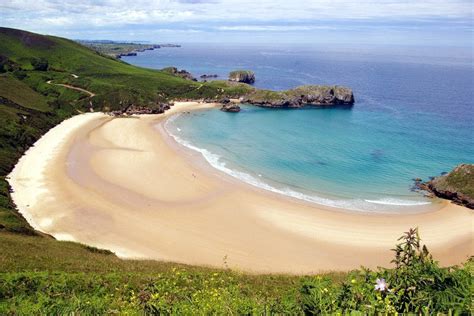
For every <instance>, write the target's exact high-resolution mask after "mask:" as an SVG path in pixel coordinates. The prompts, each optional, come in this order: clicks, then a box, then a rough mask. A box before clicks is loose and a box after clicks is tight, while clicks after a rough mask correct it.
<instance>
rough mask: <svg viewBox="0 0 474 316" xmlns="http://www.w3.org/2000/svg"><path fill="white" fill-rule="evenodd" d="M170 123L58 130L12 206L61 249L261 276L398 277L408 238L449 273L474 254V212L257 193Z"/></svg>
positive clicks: (24, 167) (16, 178)
mask: <svg viewBox="0 0 474 316" xmlns="http://www.w3.org/2000/svg"><path fill="white" fill-rule="evenodd" d="M212 106H213V105H212V104H200V103H195V102H182V103H177V104H176V105H175V106H174V107H173V108H172V109H171V110H170V111H167V112H166V114H164V115H149V116H137V117H130V118H113V117H110V116H108V115H105V114H99V113H92V114H83V115H78V116H75V117H73V118H71V119H69V120H67V121H65V122H63V123H61V124H60V125H58V126H56V127H55V128H53V129H52V130H51V131H50V132H48V133H47V134H46V135H45V136H43V137H42V138H41V139H40V140H39V141H38V142H37V143H36V144H35V146H34V147H32V148H31V149H30V150H28V152H27V153H26V154H25V155H24V156H23V157H22V158H21V160H20V161H19V162H18V164H17V165H16V167H15V169H14V170H13V171H12V173H11V174H10V176H9V182H10V184H11V186H12V188H13V190H14V193H13V194H12V197H13V200H14V201H15V203H16V204H17V206H18V209H19V211H20V212H21V213H22V214H23V216H24V217H25V218H26V219H27V220H28V222H29V223H30V224H31V225H32V226H33V227H34V228H36V229H38V230H40V231H43V232H45V233H48V234H51V235H53V236H54V237H55V238H57V239H61V240H72V241H77V242H81V243H84V244H88V245H92V246H96V247H100V248H106V249H109V250H112V251H114V252H115V253H116V254H117V255H119V256H120V257H123V258H148V259H157V260H166V261H175V262H181V263H188V264H198V265H208V266H215V267H224V266H228V267H230V268H233V269H238V270H243V271H248V272H255V273H280V272H281V273H298V274H299V273H317V272H322V271H346V270H350V269H354V268H358V267H360V266H361V265H364V266H367V267H371V268H374V267H377V266H390V260H391V259H392V253H391V251H390V249H391V248H393V246H394V245H395V243H396V241H397V238H398V237H399V236H400V235H401V233H403V232H404V231H407V230H408V229H409V228H410V227H419V229H420V233H421V236H422V238H423V242H424V243H425V244H427V245H428V247H429V249H430V250H431V251H432V253H433V255H434V257H435V259H437V260H439V261H440V262H441V263H442V264H443V265H452V264H459V263H461V262H463V261H465V260H466V259H467V258H468V257H469V256H470V255H472V254H473V242H472V241H473V225H472V224H473V221H472V211H470V210H469V209H467V208H464V207H460V206H457V205H454V204H451V203H449V202H446V201H435V202H434V203H433V204H432V207H431V209H430V210H429V211H428V212H423V213H416V214H366V213H361V212H348V211H344V210H339V209H333V208H328V207H323V206H319V205H316V204H309V203H306V202H302V201H299V200H296V199H292V198H289V197H285V196H282V195H279V194H276V193H271V192H267V191H263V190H260V189H257V188H254V187H252V186H250V185H247V184H244V183H241V182H238V181H237V180H235V179H233V178H231V177H229V176H227V175H225V174H222V173H221V172H219V171H217V170H215V169H213V168H212V167H210V166H209V165H208V164H207V163H206V162H205V161H204V159H203V158H202V157H201V156H200V154H199V153H197V152H192V151H190V150H188V149H185V148H183V147H181V146H180V145H178V144H176V143H175V142H174V140H173V139H172V138H171V137H169V136H168V135H167V134H166V132H165V131H164V128H163V124H164V121H165V120H166V119H167V118H168V117H169V116H170V115H172V114H175V113H178V112H187V111H191V110H195V109H202V108H205V107H212Z"/></svg>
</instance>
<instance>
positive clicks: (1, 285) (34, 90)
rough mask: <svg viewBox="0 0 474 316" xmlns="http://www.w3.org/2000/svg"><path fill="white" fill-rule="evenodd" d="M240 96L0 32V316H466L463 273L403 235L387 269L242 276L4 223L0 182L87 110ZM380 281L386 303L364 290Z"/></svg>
mask: <svg viewBox="0 0 474 316" xmlns="http://www.w3.org/2000/svg"><path fill="white" fill-rule="evenodd" d="M48 82H49V83H48ZM58 84H68V85H72V86H74V87H79V88H81V89H84V90H86V91H90V92H91V93H94V94H95V96H94V97H93V98H90V97H89V94H88V93H85V92H84V91H77V90H72V89H68V88H67V87H64V86H60V85H58ZM252 89H253V88H251V87H249V86H247V85H242V84H232V85H231V84H228V83H226V82H222V81H213V82H210V83H198V82H193V81H189V80H185V79H182V78H179V77H176V76H173V75H172V74H168V73H165V72H161V71H157V70H151V69H144V68H139V67H135V66H131V65H128V64H126V63H124V62H121V61H118V60H115V59H112V58H109V57H106V56H102V55H100V54H98V53H97V52H95V51H92V50H90V49H88V48H86V47H83V46H81V45H79V44H77V43H75V42H73V41H70V40H67V39H63V38H58V37H52V36H43V35H38V34H33V33H29V32H26V31H21V30H14V29H9V28H0V315H63V314H79V315H97V314H132V315H138V314H140V315H141V314H144V313H147V314H166V315H169V314H179V315H181V314H185V315H195V314H197V315H204V314H205V315H208V314H219V315H223V314H245V315H250V314H300V315H303V314H307V315H312V314H313V315H314V314H329V313H341V314H342V313H352V312H354V314H357V315H361V314H377V313H381V314H387V313H390V314H394V312H396V311H399V312H415V313H417V314H421V313H423V314H425V313H433V312H437V311H440V312H446V313H448V312H449V313H451V312H452V311H458V312H460V313H463V312H464V313H466V314H467V313H468V311H469V309H470V306H471V305H470V304H471V303H470V285H471V284H470V276H471V273H472V271H473V270H472V267H473V265H472V263H471V262H467V263H466V264H465V265H464V266H463V267H460V268H440V267H439V266H438V265H437V263H436V262H433V261H432V260H431V259H430V257H429V256H428V254H427V252H425V250H424V249H422V248H420V245H419V243H418V242H419V239H418V237H417V236H416V235H415V232H410V233H409V234H410V235H407V236H405V237H404V241H406V242H405V243H404V244H402V245H401V246H400V247H402V248H400V249H401V250H400V249H398V247H397V249H398V250H397V252H396V253H397V255H396V257H395V260H396V262H397V268H396V269H379V270H377V271H368V270H357V271H354V272H351V273H349V274H346V273H332V274H331V273H326V274H324V275H317V276H288V275H248V274H244V273H239V272H237V271H230V270H228V269H227V268H226V263H225V262H223V266H222V269H211V268H204V267H191V266H185V265H180V264H176V263H168V262H157V261H134V260H130V261H129V260H121V259H119V258H117V257H116V256H115V255H114V254H112V253H110V252H108V251H105V250H100V249H96V248H93V247H88V246H85V245H80V244H77V243H71V242H60V241H56V240H55V239H53V238H51V237H50V236H46V235H44V234H41V233H39V232H37V231H34V230H33V229H32V228H31V227H30V226H29V225H28V223H27V222H26V221H25V220H24V219H23V217H22V216H21V215H20V214H18V213H17V212H16V210H15V207H14V205H13V203H12V200H11V198H10V195H9V193H10V192H9V187H8V183H7V182H6V181H5V177H6V176H7V174H8V173H9V172H10V170H11V169H12V168H13V166H14V164H15V163H16V161H17V160H18V159H19V157H20V156H21V154H22V153H23V152H24V151H25V150H26V149H27V148H28V147H29V146H31V145H32V144H33V143H34V142H35V141H36V140H37V139H38V138H39V137H41V135H43V134H44V133H46V132H47V131H48V129H50V128H51V127H53V126H54V125H56V124H58V123H59V122H61V121H62V120H64V119H65V118H67V117H70V116H72V115H74V114H77V113H80V112H83V111H86V110H88V108H89V102H92V105H93V107H94V109H96V110H120V109H122V108H125V107H126V106H128V105H129V104H132V103H133V104H135V105H141V106H148V107H153V106H157V105H158V104H159V103H160V102H165V101H168V100H171V99H186V98H192V99H200V98H211V99H216V98H223V97H232V96H241V95H243V94H246V93H249V92H250V91H254V90H252ZM400 258H403V260H404V261H403V262H402V261H400ZM397 260H398V261H397ZM317 269H318V268H317V267H315V270H317ZM380 278H384V279H386V280H387V282H388V283H389V286H390V289H391V291H390V292H389V291H377V290H374V284H375V283H376V282H377V279H379V282H380ZM357 311H359V312H357Z"/></svg>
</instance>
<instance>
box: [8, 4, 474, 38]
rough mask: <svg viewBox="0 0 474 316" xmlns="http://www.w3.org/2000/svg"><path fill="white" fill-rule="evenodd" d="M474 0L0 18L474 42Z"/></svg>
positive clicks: (80, 27)
mask: <svg viewBox="0 0 474 316" xmlns="http://www.w3.org/2000/svg"><path fill="white" fill-rule="evenodd" d="M472 18H473V4H472V0H357V1H356V0H345V1H343V0H319V1H317V0H154V1H153V0H148V1H144V0H131V1H130V0H127V1H125V0H95V1H93V0H75V1H69V0H63V1H61V0H0V25H1V26H6V27H14V28H21V29H26V30H29V31H34V32H39V33H46V34H53V35H58V36H64V37H68V38H75V39H114V40H143V41H152V42H181V43H185V42H223V43H242V42H248V43H274V44H275V43H300V44H325V43H328V44H341V45H344V44H345V45H353V44H358V45H366V44H369V45H374V44H380V45H391V44H395V45H399V44H404V45H425V46H464V47H468V46H472V44H473V30H472V29H473V21H472Z"/></svg>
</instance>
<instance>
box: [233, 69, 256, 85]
mask: <svg viewBox="0 0 474 316" xmlns="http://www.w3.org/2000/svg"><path fill="white" fill-rule="evenodd" d="M229 81H234V82H242V83H248V84H253V83H255V74H254V73H253V71H250V70H236V71H232V72H231V73H230V74H229Z"/></svg>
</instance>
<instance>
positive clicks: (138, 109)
mask: <svg viewBox="0 0 474 316" xmlns="http://www.w3.org/2000/svg"><path fill="white" fill-rule="evenodd" d="M169 109H170V104H166V103H159V104H155V105H153V106H148V107H145V106H139V105H134V104H131V105H129V106H127V107H125V108H124V109H123V110H121V111H114V112H111V114H112V115H114V116H120V115H135V114H136V115H142V114H161V113H164V112H165V111H166V110H169Z"/></svg>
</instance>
